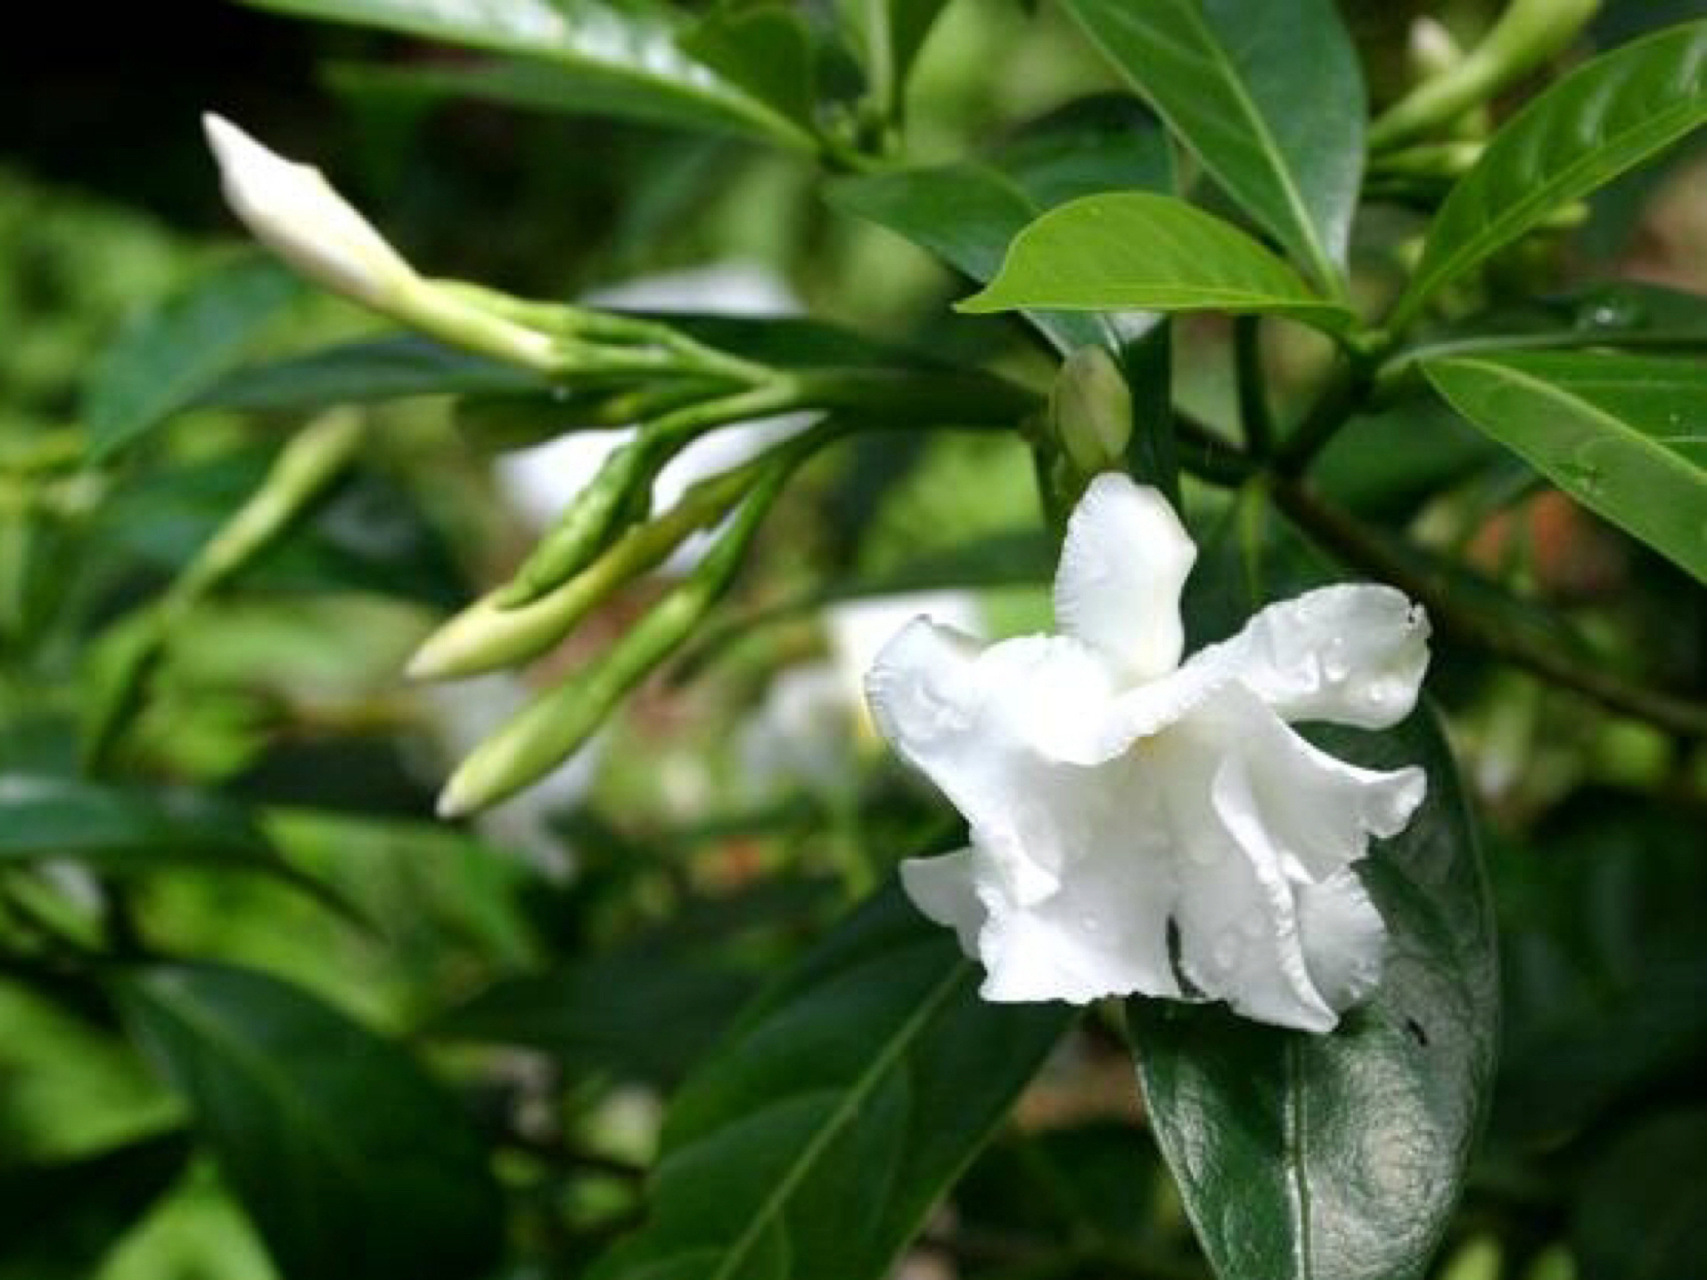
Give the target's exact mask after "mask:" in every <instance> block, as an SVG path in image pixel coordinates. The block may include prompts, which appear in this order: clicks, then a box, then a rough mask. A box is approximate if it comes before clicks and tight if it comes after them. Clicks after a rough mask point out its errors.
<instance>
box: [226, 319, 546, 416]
mask: <svg viewBox="0 0 1707 1280" xmlns="http://www.w3.org/2000/svg"><path fill="white" fill-rule="evenodd" d="M540 385H541V380H540V379H539V378H537V377H534V376H532V375H530V374H526V373H523V372H521V371H520V370H517V369H514V368H512V367H510V366H509V365H502V364H499V363H497V362H496V361H494V360H487V359H485V358H483V357H481V356H474V355H469V354H467V353H465V352H461V351H453V350H452V349H451V348H449V347H441V346H439V345H438V344H437V343H436V342H431V341H429V340H427V339H426V338H417V337H395V338H377V339H371V340H366V341H361V342H346V343H340V344H339V345H337V346H332V347H324V348H322V349H320V350H318V351H311V352H309V353H307V354H306V355H299V356H292V357H289V358H288V359H284V360H273V361H269V362H267V363H265V364H256V365H249V366H246V367H244V368H241V369H235V370H233V371H231V372H230V373H228V374H226V375H225V376H224V377H222V378H220V379H219V380H218V381H217V382H215V383H214V384H213V385H212V386H210V387H208V388H207V389H206V390H205V391H203V392H202V393H201V394H200V395H199V396H197V398H196V403H198V404H202V405H213V406H217V407H219V408H226V409H297V410H306V409H319V408H324V407H326V406H328V405H335V404H351V403H355V402H359V401H368V400H393V399H397V398H399V397H402V396H433V395H474V394H482V395H496V394H502V393H507V392H515V391H526V390H531V389H533V388H537V387H539V386H540Z"/></svg>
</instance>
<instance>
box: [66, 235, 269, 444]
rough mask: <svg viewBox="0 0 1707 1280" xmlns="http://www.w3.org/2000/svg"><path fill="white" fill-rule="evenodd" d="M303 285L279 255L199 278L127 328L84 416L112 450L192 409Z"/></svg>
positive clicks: (88, 397) (95, 438)
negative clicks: (181, 412)
mask: <svg viewBox="0 0 1707 1280" xmlns="http://www.w3.org/2000/svg"><path fill="white" fill-rule="evenodd" d="M301 292H302V286H301V284H300V283H299V282H298V281H297V279H296V277H295V276H293V275H292V274H291V273H290V272H289V271H287V270H286V269H285V268H284V267H282V266H280V265H279V264H277V263H276V262H274V261H272V260H271V259H260V258H244V259H242V260H241V261H238V262H234V263H232V264H230V265H229V266H226V267H224V268H222V269H220V270H218V271H215V272H213V273H212V274H210V275H207V276H204V277H203V278H201V279H200V280H198V281H196V282H195V283H194V284H193V285H192V286H190V288H189V289H188V290H186V291H185V292H184V293H182V294H180V295H178V296H177V297H175V298H173V299H171V300H170V301H168V302H167V303H166V304H165V305H163V306H162V307H160V308H159V309H158V310H156V311H153V312H152V313H150V314H148V315H146V316H144V317H143V318H142V319H141V320H140V321H139V322H138V323H137V324H135V325H134V326H132V327H131V328H130V329H129V330H127V331H126V332H125V333H123V334H122V335H120V337H119V339H118V341H117V342H115V343H114V344H113V345H112V346H111V347H110V348H108V350H107V353H106V354H105V355H104V356H103V357H102V359H101V361H100V363H99V364H98V365H97V366H96V368H95V372H94V374H93V376H92V377H91V378H90V380H89V384H88V386H87V387H86V388H85V389H84V396H83V417H84V421H85V423H86V425H87V426H88V430H89V435H90V439H91V443H92V445H93V448H94V452H95V453H96V455H97V456H106V455H108V454H111V453H113V452H114V451H115V450H117V449H119V448H121V447H122V446H124V445H127V444H129V443H131V442H132V441H134V440H136V439H137V438H139V437H140V436H142V435H144V434H145V433H146V432H147V431H148V430H149V429H150V428H152V427H155V426H158V425H159V424H160V423H162V422H164V421H165V420H166V419H167V418H169V417H171V416H172V414H174V413H176V412H177V411H178V410H180V409H183V408H186V407H187V406H188V405H189V404H190V403H191V402H192V401H193V400H194V399H195V398H196V397H197V396H198V395H199V394H200V393H201V392H202V391H203V390H204V389H206V388H207V386H208V385H209V384H211V383H212V382H213V381H214V380H215V379H217V378H218V377H219V375H220V374H222V373H224V372H225V371H226V370H227V369H228V368H230V367H231V365H232V364H233V363H234V362H235V361H236V360H237V359H238V358H239V357H240V356H241V355H242V354H243V350H244V348H245V347H247V346H248V345H249V344H250V343H251V342H253V341H254V339H255V337H256V336H257V335H258V334H259V333H260V332H261V330H262V329H264V328H265V327H266V326H267V324H269V323H270V322H271V321H272V320H273V318H274V317H275V316H277V315H278V313H279V312H280V311H282V310H283V309H284V307H285V305H286V304H287V303H289V302H290V301H291V300H292V299H293V298H295V297H297V296H298V295H299V294H300V293H301Z"/></svg>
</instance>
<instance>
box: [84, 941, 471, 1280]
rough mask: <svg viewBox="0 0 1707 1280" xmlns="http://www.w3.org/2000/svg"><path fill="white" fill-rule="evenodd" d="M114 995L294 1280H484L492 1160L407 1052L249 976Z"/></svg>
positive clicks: (185, 968) (285, 988)
mask: <svg viewBox="0 0 1707 1280" xmlns="http://www.w3.org/2000/svg"><path fill="white" fill-rule="evenodd" d="M115 985H116V991H117V995H118V998H119V1002H120V1006H121V1008H122V1010H123V1011H124V1014H125V1018H126V1020H127V1022H128V1023H129V1024H130V1026H131V1028H132V1031H133V1033H134V1035H135V1037H136V1039H137V1041H138V1042H139V1043H140V1044H141V1046H142V1047H143V1049H144V1050H145V1051H146V1053H147V1054H148V1056H149V1057H150V1058H151V1059H152V1060H153V1061H154V1063H155V1064H156V1065H157V1066H158V1068H159V1069H160V1070H161V1071H162V1072H163V1073H164V1075H165V1076H166V1078H167V1080H168V1081H170V1082H171V1084H172V1085H173V1086H174V1087H175V1088H176V1089H177V1090H178V1091H179V1092H180V1093H182V1094H183V1095H184V1097H185V1098H186V1099H187V1100H188V1101H189V1103H190V1105H191V1107H192V1108H193V1111H194V1124H195V1127H196V1129H197V1131H198V1132H199V1133H200V1135H201V1137H202V1138H203V1140H204V1141H205V1142H206V1143H207V1145H208V1146H209V1147H211V1148H212V1150H213V1154H214V1157H215V1159H216V1160H217V1161H218V1163H219V1167H220V1171H221V1173H222V1174H223V1175H224V1177H225V1181H226V1183H227V1184H228V1185H229V1186H230V1188H231V1190H232V1192H233V1193H234V1194H235V1195H236V1197H237V1199H238V1200H239V1201H240V1202H241V1203H242V1205H243V1207H244V1208H245V1209H246V1210H247V1211H248V1213H249V1215H250V1217H251V1218H252V1219H253V1220H254V1222H255V1225H256V1226H257V1227H258V1228H259V1230H260V1233H261V1237H262V1239H263V1240H264V1241H265V1242H266V1245H267V1248H268V1251H269V1252H270V1253H271V1254H272V1257H273V1259H274V1261H275V1262H276V1263H277V1264H278V1266H279V1269H280V1271H281V1272H282V1273H283V1274H284V1275H285V1276H286V1277H287V1278H288V1280H326V1278H327V1277H329V1276H411V1277H419V1278H420V1280H478V1278H480V1277H484V1276H485V1275H487V1274H488V1272H487V1270H486V1268H487V1267H489V1266H490V1265H491V1263H492V1262H493V1260H494V1255H495V1253H496V1251H497V1246H498V1242H499V1229H500V1208H501V1205H500V1200H499V1197H498V1191H497V1187H496V1185H495V1183H494V1182H493V1181H492V1177H491V1174H490V1172H489V1170H488V1169H487V1165H486V1154H485V1152H484V1150H483V1149H482V1148H481V1146H480V1143H479V1141H478V1140H477V1139H476V1137H475V1136H474V1133H473V1131H472V1130H471V1129H470V1127H469V1125H468V1123H467V1121H466V1119H465V1117H464V1116H463V1114H462V1113H461V1111H460V1110H459V1109H458V1108H457V1106H456V1103H455V1102H454V1101H453V1100H452V1099H451V1098H450V1097H449V1096H448V1095H447V1094H445V1093H444V1092H442V1091H441V1090H440V1088H439V1087H438V1086H437V1085H436V1084H435V1083H434V1082H433V1081H432V1080H431V1079H429V1078H428V1077H427V1076H426V1075H425V1074H424V1073H423V1072H422V1070H421V1069H420V1067H418V1066H417V1065H416V1064H415V1062H414V1061H413V1060H412V1059H411V1058H410V1057H409V1056H408V1054H406V1053H405V1052H404V1051H403V1050H402V1049H400V1048H399V1047H397V1046H396V1045H394V1044H392V1043H390V1042H389V1041H386V1040H383V1039H381V1038H380V1037H378V1036H376V1035H375V1034H373V1033H372V1032H371V1031H368V1030H367V1029H366V1028H365V1027H362V1026H360V1025H359V1024H357V1023H355V1022H353V1021H351V1020H350V1019H349V1018H347V1017H345V1016H344V1015H343V1014H342V1013H339V1012H337V1011H336V1010H334V1009H332V1008H330V1007H328V1006H327V1005H325V1004H322V1003H321V1002H320V1001H319V1000H318V999H316V998H315V997H313V996H310V995H309V994H307V993H306V992H304V991H301V990H299V989H297V988H295V987H292V986H289V985H287V984H286V983H283V982H280V981H279V980H277V979H275V978H270V977H267V976H266V975H264V974H260V973H255V972H251V971H247V970H241V969H232V968H225V967H221V966H214V965H159V966H152V967H149V968H144V969H140V970H137V971H135V972H134V973H131V974H129V975H127V976H125V977H123V978H122V979H120V980H118V981H117V983H116V984H115Z"/></svg>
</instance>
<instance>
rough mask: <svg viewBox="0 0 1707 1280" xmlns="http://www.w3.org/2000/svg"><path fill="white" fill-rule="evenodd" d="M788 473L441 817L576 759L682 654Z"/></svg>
mask: <svg viewBox="0 0 1707 1280" xmlns="http://www.w3.org/2000/svg"><path fill="white" fill-rule="evenodd" d="M788 470H789V463H788V461H786V460H779V462H778V463H777V464H776V465H774V466H773V467H772V468H771V469H770V471H769V472H768V474H767V475H766V476H765V477H764V478H763V479H762V480H761V481H760V482H759V484H758V485H757V487H756V488H755V489H754V491H753V492H752V493H751V494H750V495H749V496H748V498H747V500H746V501H745V503H744V504H743V505H742V506H741V508H740V509H739V511H738V512H737V513H736V515H735V518H734V521H733V522H732V523H731V525H730V527H729V528H728V530H726V531H725V532H724V533H723V535H722V536H721V537H720V538H719V539H718V540H717V543H716V545H714V546H713V547H712V549H711V551H710V553H709V554H708V555H707V556H706V557H705V559H704V560H703V561H701V563H700V566H699V568H698V569H697V570H695V572H694V574H693V576H692V577H690V578H688V579H687V580H686V581H685V582H683V583H681V584H680V585H679V586H677V587H676V588H675V589H674V590H673V591H671V592H670V593H669V594H668V595H667V596H665V597H664V598H663V599H662V600H660V601H659V602H658V603H657V604H656V605H654V606H653V608H652V610H651V611H650V612H649V613H647V614H646V616H645V617H643V618H642V619H641V620H640V621H639V622H638V623H637V624H636V625H635V626H634V627H633V628H632V629H630V630H629V631H628V632H626V633H625V634H624V635H623V636H622V638H621V639H619V640H618V641H617V642H616V643H615V644H614V645H613V646H611V648H610V649H608V650H607V651H606V652H605V653H604V654H602V655H601V656H600V657H599V658H598V659H597V660H596V661H595V662H594V663H593V664H592V665H591V666H589V667H586V668H584V669H583V670H580V671H577V672H576V673H575V674H574V675H572V676H570V677H569V679H568V680H566V681H564V682H563V683H562V684H560V685H558V686H557V687H556V688H555V689H552V690H549V691H547V692H546V693H545V694H543V695H542V696H541V697H540V698H539V699H538V701H536V702H534V703H533V704H532V705H531V706H529V707H527V708H526V709H525V710H523V711H522V712H520V713H519V714H518V715H516V716H515V717H514V718H513V719H512V720H510V721H509V722H508V723H507V724H505V725H503V726H502V727H501V728H500V729H499V730H498V731H497V732H496V733H494V734H493V735H492V736H491V737H489V738H488V739H486V741H484V742H482V743H481V744H480V745H479V746H478V747H476V748H475V749H474V751H473V753H472V754H471V755H469V757H468V758H467V759H466V760H464V761H463V762H462V764H461V765H459V766H458V767H457V770H456V772H455V773H454V774H452V775H451V779H450V781H449V782H447V783H446V784H445V789H444V791H443V792H442V793H441V794H440V796H439V804H438V811H439V815H440V816H441V817H446V818H454V817H459V816H461V815H463V814H467V813H473V812H475V811H476V810H479V809H484V808H486V807H487V806H488V805H492V804H496V803H497V802H498V801H500V800H502V799H504V798H505V797H506V796H510V795H513V794H515V793H516V792H517V791H520V790H521V789H522V788H524V787H527V786H529V785H531V784H532V783H534V782H536V781H538V780H539V779H540V778H541V777H543V776H544V775H545V774H547V773H549V772H550V771H551V770H552V769H555V768H556V767H557V766H558V765H559V764H561V763H562V762H563V761H564V760H566V759H568V758H569V756H571V755H572V754H574V752H575V751H576V750H577V749H578V748H579V747H580V746H581V744H582V743H584V742H585V741H586V740H587V739H588V738H589V737H591V736H592V734H593V733H594V731H596V730H597V729H598V727H599V726H600V725H601V724H603V723H604V720H605V717H606V716H608V715H609V714H610V712H611V711H612V709H613V708H614V707H615V706H616V704H617V703H618V702H620V701H621V700H622V698H623V697H624V696H625V695H626V694H627V693H628V692H629V691H630V690H631V689H633V688H634V686H635V685H637V684H639V683H640V681H641V680H643V679H644V678H645V677H646V675H647V674H648V673H649V672H651V671H652V670H654V669H655V668H656V667H657V666H658V665H659V664H660V663H662V662H663V661H664V660H665V659H666V658H668V657H669V656H670V655H671V654H672V653H674V652H675V651H676V650H677V649H678V648H680V647H681V645H682V644H683V643H684V642H685V641H686V640H687V639H688V638H689V637H690V636H691V635H692V634H693V633H694V630H695V628H696V627H697V626H698V625H699V623H700V622H701V621H702V620H703V619H704V618H705V616H706V614H707V613H709V612H710V610H711V608H712V606H713V605H715V604H716V603H717V601H718V599H719V598H721V596H722V595H723V593H724V592H725V591H727V590H728V589H729V586H730V584H731V583H733V582H734V580H735V575H736V573H737V571H738V570H739V569H740V567H741V563H742V561H743V559H744V558H745V556H746V551H747V547H748V546H749V545H750V544H751V542H752V540H753V537H754V535H755V534H757V532H758V530H759V526H760V525H761V524H762V523H763V521H764V517H765V514H766V512H768V511H769V509H770V505H771V503H772V501H773V500H774V499H775V497H776V494H777V492H778V490H779V489H780V488H781V487H782V483H783V481H784V479H785V478H786V476H787V474H788Z"/></svg>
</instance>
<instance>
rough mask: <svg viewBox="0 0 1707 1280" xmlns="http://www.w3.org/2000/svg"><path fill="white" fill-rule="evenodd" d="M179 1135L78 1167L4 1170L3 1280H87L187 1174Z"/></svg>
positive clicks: (185, 1147)
mask: <svg viewBox="0 0 1707 1280" xmlns="http://www.w3.org/2000/svg"><path fill="white" fill-rule="evenodd" d="M189 1155H190V1144H189V1142H188V1141H187V1140H186V1139H185V1137H184V1135H183V1134H181V1133H166V1134H160V1135H156V1136H154V1137H149V1138H141V1139H138V1140H137V1141H135V1142H129V1143H126V1144H125V1145H123V1146H118V1147H113V1148H110V1149H108V1150H105V1151H101V1152H98V1153H96V1154H94V1155H90V1156H84V1157H82V1158H81V1159H77V1160H66V1161H62V1162H60V1163H56V1164H24V1165H0V1280H87V1277H89V1276H91V1275H94V1274H96V1272H97V1270H98V1269H99V1267H100V1264H101V1260H102V1259H103V1258H104V1257H105V1256H106V1255H107V1253H108V1251H109V1250H111V1249H112V1247H113V1246H114V1245H115V1244H116V1243H117V1242H118V1241H119V1239H120V1238H121V1237H123V1236H124V1234H125V1233H126V1232H127V1231H129V1230H130V1229H131V1228H132V1227H133V1226H135V1225H136V1223H137V1221H138V1220H139V1219H141V1218H142V1217H143V1215H144V1214H146V1213H147V1212H148V1210H149V1209H150V1208H151V1207H152V1206H153V1204H154V1202H155V1201H156V1200H158V1199H159V1198H160V1196H161V1194H162V1193H163V1192H164V1191H165V1190H166V1188H167V1187H169V1186H170V1185H171V1184H172V1183H173V1182H174V1181H175V1180H176V1179H177V1177H178V1175H179V1174H180V1173H181V1172H183V1169H184V1165H185V1164H186V1162H187V1161H188V1159H189Z"/></svg>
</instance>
